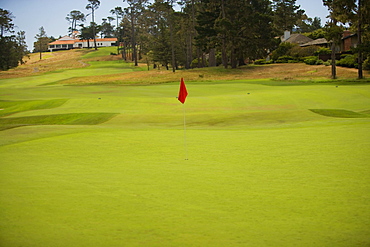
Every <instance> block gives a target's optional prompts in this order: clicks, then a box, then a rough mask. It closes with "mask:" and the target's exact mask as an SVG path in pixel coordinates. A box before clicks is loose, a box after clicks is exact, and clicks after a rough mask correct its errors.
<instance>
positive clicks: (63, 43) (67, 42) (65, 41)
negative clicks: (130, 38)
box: [48, 38, 117, 45]
mask: <svg viewBox="0 0 370 247" xmlns="http://www.w3.org/2000/svg"><path fill="white" fill-rule="evenodd" d="M85 41H86V40H81V39H75V40H56V41H54V42H51V43H49V44H48V45H67V44H72V45H73V44H74V43H77V42H85ZM103 41H111V42H116V41H117V38H104V39H96V42H103ZM89 42H94V40H93V39H90V40H89Z"/></svg>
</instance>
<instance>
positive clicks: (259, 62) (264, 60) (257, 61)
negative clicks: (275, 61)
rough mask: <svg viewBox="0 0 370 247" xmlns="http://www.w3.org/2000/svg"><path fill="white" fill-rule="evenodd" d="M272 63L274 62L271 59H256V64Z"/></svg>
mask: <svg viewBox="0 0 370 247" xmlns="http://www.w3.org/2000/svg"><path fill="white" fill-rule="evenodd" d="M271 63H272V61H271V60H269V61H266V59H258V60H256V61H254V64H256V65H262V64H271Z"/></svg>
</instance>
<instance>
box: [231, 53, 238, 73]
mask: <svg viewBox="0 0 370 247" xmlns="http://www.w3.org/2000/svg"><path fill="white" fill-rule="evenodd" d="M236 67H238V59H237V58H236V49H235V48H232V49H231V68H232V69H236Z"/></svg>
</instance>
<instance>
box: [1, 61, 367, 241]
mask: <svg viewBox="0 0 370 247" xmlns="http://www.w3.org/2000/svg"><path fill="white" fill-rule="evenodd" d="M92 66H96V69H98V68H101V67H104V64H103V62H101V63H96V64H95V65H92ZM112 66H114V65H112ZM126 68H127V69H128V67H126ZM82 70H84V69H82ZM82 70H81V71H82ZM67 72H68V71H65V72H64V73H65V74H64V75H65V76H67ZM70 72H71V73H72V74H73V73H75V70H71V71H70ZM89 73H91V74H93V73H94V71H93V70H91V71H89ZM96 73H97V74H99V73H100V71H99V70H96ZM62 74H63V73H62ZM56 75H57V74H53V73H50V74H48V75H44V76H40V77H37V78H35V77H29V78H23V79H22V81H16V80H15V79H7V80H0V89H1V91H0V100H1V101H0V106H1V107H0V109H3V110H1V111H0V114H3V115H2V116H1V117H0V125H1V126H9V125H17V124H18V125H26V126H23V127H18V128H8V129H6V130H3V131H0V157H1V165H0V246H7V247H12V246H70V247H73V246H76V247H77V246H78V247H81V246H97V247H100V246H109V247H111V246H161V247H162V246H258V247H259V246H284V247H286V246H307V247H311V246H336V247H337V246H339V247H340V246H343V247H344V246H346V247H347V246H368V245H369V244H370V238H369V236H370V225H369V223H368V219H369V218H370V197H369V192H370V182H369V181H370V167H369V158H370V154H369V151H368V150H369V148H370V132H369V127H370V119H369V118H368V117H367V116H368V114H369V104H370V90H369V89H370V85H368V84H354V85H353V84H352V85H341V86H339V87H335V86H334V85H332V84H315V83H306V84H304V85H305V86H301V84H302V83H299V82H292V84H293V85H292V84H290V86H285V84H284V83H286V82H284V83H283V82H281V83H280V82H277V81H269V80H260V81H249V80H238V81H213V82H199V81H198V82H197V81H194V82H187V81H186V78H185V82H186V83H187V89H188V92H189V96H188V98H187V100H186V103H185V105H184V108H183V105H182V104H181V103H179V102H178V101H177V99H176V96H177V93H178V88H179V83H178V82H173V83H166V84H158V85H149V86H139V85H131V86H122V85H94V86H73V87H70V86H62V85H59V84H50V85H43V84H44V83H45V82H46V81H47V82H49V83H53V82H55V81H56V80H59V79H60V78H61V77H62V76H60V75H61V74H59V76H56ZM294 84H296V85H294ZM310 109H311V110H310ZM312 109H318V110H312ZM323 109H324V110H323ZM325 109H326V110H325ZM328 109H329V110H328ZM336 109H341V110H336ZM184 110H185V113H186V126H187V129H186V146H185V145H184V131H183V120H184V119H183V112H184ZM4 112H5V114H4ZM112 113H115V114H112ZM317 113H319V114H317ZM359 115H361V116H366V117H361V118H359V117H358V116H359ZM328 116H330V117H328ZM351 116H352V117H351ZM356 116H357V117H356ZM186 150H187V157H188V160H185V157H186Z"/></svg>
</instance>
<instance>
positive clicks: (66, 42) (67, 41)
mask: <svg viewBox="0 0 370 247" xmlns="http://www.w3.org/2000/svg"><path fill="white" fill-rule="evenodd" d="M75 42H76V41H75V40H56V41H54V42H51V43H49V44H48V45H67V44H68V45H71V44H72V45H73V44H74V43H75Z"/></svg>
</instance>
